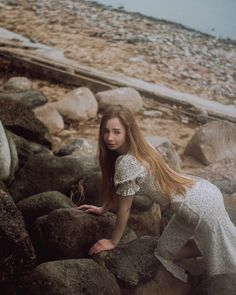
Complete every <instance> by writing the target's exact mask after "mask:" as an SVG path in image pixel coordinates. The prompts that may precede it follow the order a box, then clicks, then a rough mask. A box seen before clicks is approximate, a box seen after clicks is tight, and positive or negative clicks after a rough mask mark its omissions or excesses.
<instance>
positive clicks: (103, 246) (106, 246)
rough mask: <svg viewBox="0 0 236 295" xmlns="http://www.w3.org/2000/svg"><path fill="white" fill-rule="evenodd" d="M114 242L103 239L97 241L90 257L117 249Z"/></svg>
mask: <svg viewBox="0 0 236 295" xmlns="http://www.w3.org/2000/svg"><path fill="white" fill-rule="evenodd" d="M115 246H116V245H115V244H114V243H113V242H112V240H107V239H102V240H99V241H97V242H96V243H95V244H94V245H93V246H92V247H91V248H90V250H89V255H93V254H97V253H99V252H102V251H107V250H112V249H114V248H115Z"/></svg>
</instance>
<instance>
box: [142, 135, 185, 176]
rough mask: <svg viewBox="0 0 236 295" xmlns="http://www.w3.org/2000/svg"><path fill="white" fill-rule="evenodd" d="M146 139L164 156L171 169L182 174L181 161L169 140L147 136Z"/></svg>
mask: <svg viewBox="0 0 236 295" xmlns="http://www.w3.org/2000/svg"><path fill="white" fill-rule="evenodd" d="M146 139H147V141H148V142H149V143H150V144H151V145H152V146H153V147H154V148H155V149H156V150H157V151H158V152H159V153H160V154H161V155H162V157H163V158H164V160H165V162H166V163H167V164H168V165H169V167H170V168H172V169H173V170H175V171H177V172H180V170H181V159H180V156H179V155H178V153H177V152H176V150H175V147H174V145H173V144H172V142H171V141H170V139H169V138H167V137H161V136H147V137H146Z"/></svg>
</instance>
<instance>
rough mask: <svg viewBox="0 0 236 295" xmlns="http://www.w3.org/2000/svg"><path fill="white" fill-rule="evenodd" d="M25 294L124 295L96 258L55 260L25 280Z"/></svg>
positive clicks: (33, 272)
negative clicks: (94, 259)
mask: <svg viewBox="0 0 236 295" xmlns="http://www.w3.org/2000/svg"><path fill="white" fill-rule="evenodd" d="M22 285H23V288H22V289H23V292H24V295H44V294H47V295H58V294H60V295H72V294H76V295H95V294H103V295H120V294H121V293H120V289H119V286H118V284H117V282H116V280H115V278H114V276H113V275H112V274H111V273H110V272H109V271H108V270H107V269H106V268H105V267H104V266H103V265H99V264H98V263H96V262H95V261H93V260H92V259H67V260H60V261H51V262H46V263H42V264H40V265H39V266H37V267H36V268H35V269H34V270H33V271H32V272H31V273H30V274H29V275H27V276H25V278H24V281H23V284H22Z"/></svg>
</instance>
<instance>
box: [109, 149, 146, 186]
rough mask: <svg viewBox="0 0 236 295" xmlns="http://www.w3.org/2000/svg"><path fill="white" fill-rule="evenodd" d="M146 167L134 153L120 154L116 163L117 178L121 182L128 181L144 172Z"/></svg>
mask: <svg viewBox="0 0 236 295" xmlns="http://www.w3.org/2000/svg"><path fill="white" fill-rule="evenodd" d="M145 171H146V168H145V167H144V166H143V165H142V164H141V163H140V162H139V161H138V160H137V159H136V157H135V156H133V155H132V154H129V153H128V154H124V155H120V156H119V157H118V158H117V160H116V164H115V178H116V180H118V181H119V182H123V181H127V180H131V179H134V178H136V177H138V176H139V175H140V174H143V173H144V172H145Z"/></svg>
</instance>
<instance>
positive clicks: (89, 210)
mask: <svg viewBox="0 0 236 295" xmlns="http://www.w3.org/2000/svg"><path fill="white" fill-rule="evenodd" d="M78 209H79V210H83V211H84V212H87V213H92V214H96V215H101V214H103V213H104V209H103V207H97V206H93V205H81V206H79V207H78Z"/></svg>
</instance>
